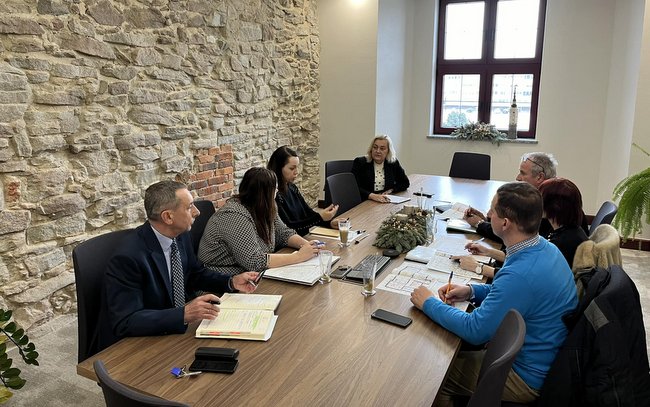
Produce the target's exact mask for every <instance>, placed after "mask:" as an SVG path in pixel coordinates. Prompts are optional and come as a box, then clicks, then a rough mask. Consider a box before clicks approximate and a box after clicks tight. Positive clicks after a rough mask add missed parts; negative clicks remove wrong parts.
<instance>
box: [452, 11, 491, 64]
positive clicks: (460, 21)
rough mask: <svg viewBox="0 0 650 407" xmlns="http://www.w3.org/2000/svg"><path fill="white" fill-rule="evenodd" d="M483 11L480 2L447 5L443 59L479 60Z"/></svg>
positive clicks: (481, 44) (481, 45)
mask: <svg viewBox="0 0 650 407" xmlns="http://www.w3.org/2000/svg"><path fill="white" fill-rule="evenodd" d="M484 9H485V4H484V3H483V2H482V1H481V2H472V3H454V4H448V5H447V10H446V13H447V14H446V19H447V22H446V24H445V59H480V58H481V49H482V47H483V10H484Z"/></svg>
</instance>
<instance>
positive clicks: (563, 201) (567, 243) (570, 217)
mask: <svg viewBox="0 0 650 407" xmlns="http://www.w3.org/2000/svg"><path fill="white" fill-rule="evenodd" d="M539 192H540V193H541V194H542V201H543V205H544V217H545V218H546V219H548V221H549V222H550V223H551V226H553V231H552V232H551V234H550V235H549V237H548V240H549V242H551V243H553V244H554V245H556V246H557V248H558V249H560V251H561V252H562V254H563V255H564V258H566V261H567V263H569V266H570V267H573V257H574V255H575V253H576V249H577V248H578V245H579V244H580V243H582V242H584V241H585V240H587V239H588V237H587V234H586V233H585V231H584V229H583V228H582V226H581V225H582V222H583V217H584V212H583V211H582V194H581V193H580V190H579V189H578V187H577V186H576V184H574V183H573V182H571V181H569V180H568V179H566V178H551V179H547V180H546V181H544V182H542V184H541V185H540V186H539Z"/></svg>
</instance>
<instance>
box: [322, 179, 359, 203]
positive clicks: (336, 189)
mask: <svg viewBox="0 0 650 407" xmlns="http://www.w3.org/2000/svg"><path fill="white" fill-rule="evenodd" d="M327 183H328V185H329V189H330V192H331V193H332V202H333V203H335V204H337V205H339V211H338V213H343V212H346V211H348V210H350V209H352V208H354V207H355V206H357V205H359V204H360V203H361V193H360V192H359V187H358V186H357V179H356V178H355V177H354V174H352V173H351V172H342V173H340V174H334V175H330V176H329V177H327Z"/></svg>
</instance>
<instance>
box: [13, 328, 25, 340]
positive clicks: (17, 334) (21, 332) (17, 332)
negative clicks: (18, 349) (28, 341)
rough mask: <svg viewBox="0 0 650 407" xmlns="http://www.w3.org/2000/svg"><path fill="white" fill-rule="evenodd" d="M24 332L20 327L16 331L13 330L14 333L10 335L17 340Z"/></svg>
mask: <svg viewBox="0 0 650 407" xmlns="http://www.w3.org/2000/svg"><path fill="white" fill-rule="evenodd" d="M24 334H25V330H24V329H22V328H20V329H18V330H17V331H16V332H14V333H13V334H12V335H11V337H12V338H14V339H15V340H17V341H19V340H20V338H22V337H23V335H24Z"/></svg>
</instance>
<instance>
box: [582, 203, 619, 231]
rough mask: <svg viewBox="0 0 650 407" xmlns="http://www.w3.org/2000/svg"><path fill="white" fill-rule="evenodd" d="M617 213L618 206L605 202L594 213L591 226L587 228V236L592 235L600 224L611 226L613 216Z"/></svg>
mask: <svg viewBox="0 0 650 407" xmlns="http://www.w3.org/2000/svg"><path fill="white" fill-rule="evenodd" d="M616 212H618V206H616V204H615V203H614V202H612V201H605V202H603V204H602V205H600V209H598V212H596V215H595V216H594V219H593V220H592V221H591V226H589V234H590V235H591V234H593V233H594V230H596V228H597V227H598V226H600V225H602V224H608V225H611V224H612V220H613V219H614V216H616Z"/></svg>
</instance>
